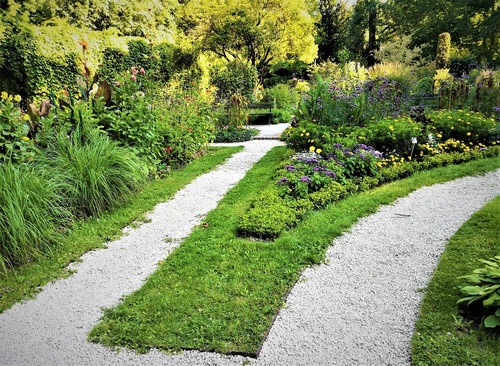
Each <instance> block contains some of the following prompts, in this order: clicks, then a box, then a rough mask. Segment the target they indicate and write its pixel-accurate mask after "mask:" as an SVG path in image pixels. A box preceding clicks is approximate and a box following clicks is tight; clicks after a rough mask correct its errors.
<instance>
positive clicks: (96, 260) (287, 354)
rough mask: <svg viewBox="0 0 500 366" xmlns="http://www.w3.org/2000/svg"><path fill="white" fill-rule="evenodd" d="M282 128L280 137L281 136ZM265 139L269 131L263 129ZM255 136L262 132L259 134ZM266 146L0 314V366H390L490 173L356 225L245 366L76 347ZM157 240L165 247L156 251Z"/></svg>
mask: <svg viewBox="0 0 500 366" xmlns="http://www.w3.org/2000/svg"><path fill="white" fill-rule="evenodd" d="M283 127H284V126H283ZM273 128H275V127H273ZM264 129H265V128H264ZM279 144H280V143H279V142H278V141H276V140H254V141H250V142H246V143H243V145H244V146H245V149H244V150H243V151H242V152H240V153H238V154H235V155H234V156H233V157H232V158H230V159H229V160H228V161H227V162H226V163H225V164H223V165H222V166H220V167H219V168H217V169H215V170H214V171H212V172H210V173H208V174H205V175H203V176H200V177H199V178H198V179H196V180H195V181H193V182H192V183H191V184H189V185H188V186H186V187H185V188H184V189H182V190H181V191H179V192H178V194H177V195H176V196H175V197H174V198H173V199H172V200H171V201H168V202H165V203H162V204H160V205H158V206H157V207H156V208H155V210H154V211H153V212H152V213H151V214H150V216H149V218H150V219H151V221H150V222H148V223H145V224H143V225H141V226H140V227H139V228H137V229H128V230H127V233H128V235H125V236H123V237H122V238H120V239H119V240H116V241H114V242H111V243H109V245H108V249H106V250H96V251H92V252H90V253H87V254H86V255H84V256H83V257H82V262H81V263H78V264H76V265H75V266H74V268H75V269H76V270H77V272H76V273H75V274H74V275H72V276H71V277H69V278H67V279H63V280H58V281H56V282H54V283H51V284H49V285H47V286H46V287H45V288H44V290H43V291H42V292H41V293H40V294H39V295H38V296H37V299H35V300H31V301H27V302H26V303H24V304H17V305H15V306H14V307H13V308H12V309H10V310H7V311H5V312H4V313H3V314H0V364H1V365H9V366H13V365H241V364H242V363H243V362H245V361H249V364H251V365H310V364H314V365H345V364H359V365H362V364H367V365H375V364H377V365H382V364H383V365H401V364H406V363H408V362H409V341H410V339H411V335H412V330H413V326H414V323H415V320H416V316H417V312H418V308H419V304H420V301H421V298H422V293H420V292H418V289H420V288H423V287H425V286H426V284H427V282H428V281H429V279H430V276H431V275H432V271H433V270H434V268H435V265H436V264H437V262H438V260H439V255H440V253H441V252H442V250H443V248H444V245H445V244H446V242H447V240H448V238H449V237H450V236H451V235H452V234H453V233H454V232H455V231H456V230H457V229H458V228H459V227H460V226H461V225H462V224H463V223H464V222H465V221H466V220H467V219H468V218H469V217H470V215H471V214H472V213H473V212H475V211H476V210H478V209H479V208H481V207H482V206H483V205H484V204H485V203H486V202H488V201H489V200H491V199H492V198H494V197H495V196H496V195H498V194H500V170H497V171H496V172H493V173H488V174H485V175H483V176H478V177H467V178H463V179H458V180H455V181H452V182H448V183H445V184H439V185H435V186H432V187H425V188H422V189H419V190H417V191H415V192H414V193H412V194H410V195H409V196H408V197H405V198H401V199H399V200H397V201H396V202H395V203H394V204H393V205H389V206H384V207H382V208H381V209H380V210H379V212H377V213H376V214H374V215H371V216H369V217H367V218H364V219H362V220H360V222H359V223H358V224H357V225H355V226H354V227H353V228H352V230H351V233H350V234H345V235H343V236H342V237H341V238H338V239H337V240H336V241H335V245H334V246H332V247H331V248H330V250H329V251H328V254H327V259H328V263H327V264H325V265H321V266H317V267H314V268H309V269H307V270H306V271H305V272H304V274H303V275H302V279H303V280H301V281H299V282H298V283H297V285H296V286H295V287H294V289H293V290H292V292H291V293H290V295H289V297H288V299H287V303H286V307H285V308H284V309H283V310H282V311H281V312H280V314H279V316H278V317H277V319H276V322H275V323H274V325H273V327H272V329H271V331H270V334H269V336H268V338H267V340H266V342H265V343H264V345H263V348H262V350H261V352H260V355H259V357H258V358H257V359H256V360H252V359H247V358H244V357H241V356H225V355H219V354H211V353H201V352H196V351H189V352H184V353H182V354H179V355H171V356H169V355H166V354H164V353H162V352H159V351H156V350H153V351H151V352H149V353H148V354H146V355H136V354H135V353H133V352H130V351H128V350H121V351H120V352H114V351H111V350H109V349H107V348H105V347H103V346H101V345H96V344H91V343H88V342H87V341H86V336H87V334H88V332H89V331H90V329H91V328H92V326H93V325H94V324H96V323H97V321H98V319H99V318H100V317H101V315H102V310H101V308H102V307H111V306H113V305H115V304H117V303H118V301H119V300H120V298H121V296H123V295H124V294H127V293H130V292H132V291H134V290H135V289H137V288H139V287H140V286H141V285H142V283H143V281H144V280H145V278H146V277H147V276H148V275H149V274H150V273H152V272H153V271H154V270H155V269H156V266H157V263H158V261H160V260H162V259H164V258H165V257H166V256H167V255H168V253H170V252H171V251H172V250H173V249H174V248H175V247H176V246H177V245H179V243H180V240H181V239H182V238H183V237H185V236H187V235H188V234H189V233H190V231H191V230H192V228H193V227H194V226H196V225H198V224H200V223H201V222H202V220H203V217H204V215H205V214H206V213H208V212H209V211H210V210H212V209H213V208H215V207H216V205H217V202H218V201H219V200H220V199H221V198H222V197H223V196H224V195H225V193H226V192H227V191H228V190H229V189H230V188H231V187H232V186H234V185H235V184H236V183H237V182H238V181H239V180H240V179H241V178H243V176H244V175H245V173H246V171H247V170H248V169H250V167H251V166H252V165H253V164H254V163H255V162H257V161H258V160H259V159H260V158H261V157H262V156H263V155H264V154H265V153H266V152H267V151H269V150H270V149H271V148H272V147H274V146H277V145H279ZM165 238H168V240H165Z"/></svg>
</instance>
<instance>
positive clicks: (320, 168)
mask: <svg viewBox="0 0 500 366" xmlns="http://www.w3.org/2000/svg"><path fill="white" fill-rule="evenodd" d="M312 170H313V172H322V171H323V168H322V167H320V166H315V167H314V168H312Z"/></svg>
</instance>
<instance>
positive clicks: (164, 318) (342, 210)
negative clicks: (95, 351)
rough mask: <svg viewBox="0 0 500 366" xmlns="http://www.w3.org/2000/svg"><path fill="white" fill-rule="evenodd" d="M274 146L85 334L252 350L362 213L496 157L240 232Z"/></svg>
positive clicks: (158, 344)
mask: <svg viewBox="0 0 500 366" xmlns="http://www.w3.org/2000/svg"><path fill="white" fill-rule="evenodd" d="M289 154H290V151H288V150H286V149H285V148H283V147H280V148H275V149H273V150H272V151H271V152H270V153H269V154H268V155H266V157H265V158H263V159H262V160H261V161H260V162H259V163H258V164H257V165H256V166H254V167H253V168H252V169H251V170H250V171H249V173H248V174H247V176H246V177H245V178H244V179H243V180H242V181H240V183H238V185H237V186H236V187H235V188H233V189H232V190H231V191H230V192H229V193H228V194H227V195H226V197H225V198H224V199H223V200H222V201H221V202H220V203H219V206H218V208H217V209H216V210H214V211H212V212H211V213H209V214H208V215H207V217H206V219H205V223H204V224H203V225H200V227H198V228H196V229H195V230H194V231H193V232H192V234H191V235H190V236H189V237H188V238H186V239H185V241H184V242H183V243H182V244H181V246H180V247H178V249H176V250H175V251H174V252H173V253H172V255H171V256H169V257H168V258H167V259H166V260H165V261H164V262H163V263H162V265H161V266H160V268H159V269H158V270H157V271H156V272H155V273H154V274H153V275H152V276H151V277H150V278H149V279H148V281H147V282H146V284H145V285H144V287H143V288H141V289H140V290H138V291H137V292H135V293H133V294H131V295H130V296H127V297H126V298H125V299H124V301H123V303H121V304H120V305H118V306H117V307H116V308H113V309H108V310H106V311H105V316H104V318H103V319H102V322H101V323H100V324H99V325H97V326H96V327H95V328H94V329H93V330H92V331H91V333H90V335H89V339H90V340H92V341H94V342H100V343H103V344H105V345H107V346H124V347H130V348H133V349H136V350H138V351H140V352H147V351H148V350H149V349H150V348H160V349H163V350H167V351H179V350H182V349H200V350H206V351H218V352H225V353H240V354H246V355H255V352H256V351H257V350H258V348H259V346H260V345H261V343H262V341H263V340H264V337H265V334H266V331H267V329H268V328H269V326H270V324H271V322H272V319H273V316H274V314H276V312H277V311H278V310H279V309H280V308H281V306H282V305H283V301H284V296H285V295H286V293H287V291H288V290H289V288H290V287H291V286H292V285H293V284H294V282H295V281H296V280H297V278H298V276H299V274H300V272H301V271H302V270H303V269H304V268H305V266H307V265H310V264H313V263H320V262H321V261H322V260H323V258H324V253H325V251H326V249H327V247H328V246H329V245H330V243H331V241H332V240H333V238H334V237H336V236H337V235H340V234H341V233H342V232H343V231H345V230H347V229H348V228H349V227H350V226H351V225H352V224H353V223H354V222H355V221H356V220H357V219H358V218H359V217H362V216H365V215H368V214H369V213H373V212H374V211H376V210H377V208H378V207H379V205H380V204H387V203H390V202H392V201H393V200H395V199H396V198H398V197H401V196H404V195H406V194H408V193H409V192H411V191H413V190H415V189H417V188H419V187H421V186H423V185H430V184H434V183H438V182H444V181H448V180H452V179H456V178H458V177H461V176H465V175H468V174H477V173H480V172H483V171H489V170H494V169H497V168H498V167H499V166H500V159H499V158H491V159H480V160H476V161H472V162H469V163H465V164H462V165H451V166H447V167H441V168H436V169H432V170H429V171H421V172H418V173H415V174H414V175H413V176H411V177H409V178H406V179H404V180H400V181H396V182H393V183H390V184H387V185H384V186H381V187H378V188H376V189H373V190H370V191H368V192H363V193H356V194H354V195H351V196H349V197H347V198H346V199H345V200H341V201H338V202H337V203H335V204H333V205H329V206H327V208H326V209H324V210H321V211H315V212H310V213H309V214H307V216H306V218H305V219H304V220H303V221H302V222H301V223H299V224H298V225H297V227H296V228H294V229H291V230H288V231H284V232H283V233H282V234H281V235H280V236H279V237H278V238H277V239H275V240H273V241H258V240H257V241H256V240H254V239H246V238H241V237H238V235H237V225H238V217H239V216H240V215H242V214H244V212H245V210H247V209H248V207H249V204H250V202H249V201H250V200H251V199H252V198H255V197H257V192H259V191H261V190H262V189H265V188H266V187H270V186H271V187H272V186H273V185H274V176H273V173H272V172H273V170H274V169H275V168H276V167H277V166H279V165H280V163H282V161H283V159H284V158H286V157H287V156H289Z"/></svg>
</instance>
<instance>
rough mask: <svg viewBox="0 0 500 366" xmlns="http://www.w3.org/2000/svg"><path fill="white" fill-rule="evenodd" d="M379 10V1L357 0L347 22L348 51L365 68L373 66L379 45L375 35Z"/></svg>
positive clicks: (377, 27) (376, 33)
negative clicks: (361, 62)
mask: <svg viewBox="0 0 500 366" xmlns="http://www.w3.org/2000/svg"><path fill="white" fill-rule="evenodd" d="M380 8H381V5H380V1H379V0H358V1H357V2H356V5H355V6H354V10H353V14H352V16H351V19H350V22H349V40H350V41H351V44H350V47H349V48H350V51H351V53H352V54H353V55H355V56H356V58H357V59H358V61H364V63H366V64H367V66H373V65H374V64H375V51H376V50H377V49H378V44H379V40H378V36H377V35H378V33H379V32H378V29H379V22H378V17H379V12H380ZM367 34H368V40H366V35H367Z"/></svg>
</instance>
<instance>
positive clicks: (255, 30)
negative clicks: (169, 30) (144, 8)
mask: <svg viewBox="0 0 500 366" xmlns="http://www.w3.org/2000/svg"><path fill="white" fill-rule="evenodd" d="M311 6H312V2H309V1H305V0H302V1H297V0H228V1H225V2H223V3H221V2H219V1H215V0H200V1H189V2H186V4H184V6H183V7H182V9H181V10H180V12H179V13H178V14H177V19H178V20H179V24H180V28H181V29H183V30H184V32H185V33H186V35H188V36H189V37H191V38H193V39H196V40H197V41H196V42H198V43H199V44H200V45H201V47H202V48H203V50H205V51H209V52H212V53H213V54H215V55H217V56H219V57H221V58H223V59H225V60H227V61H228V62H230V61H233V60H240V61H246V62H249V63H250V64H251V65H252V66H254V67H256V68H257V70H258V72H259V75H260V76H261V78H262V77H263V75H265V74H266V72H267V70H268V68H269V66H270V65H271V64H273V63H276V62H278V61H282V60H286V59H291V58H294V57H296V58H297V59H299V60H301V61H304V62H307V63H310V62H312V61H313V60H314V59H315V58H316V55H317V46H316V44H315V42H314V36H313V32H314V23H315V19H314V17H313V16H312V12H311V10H312V8H311Z"/></svg>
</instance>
